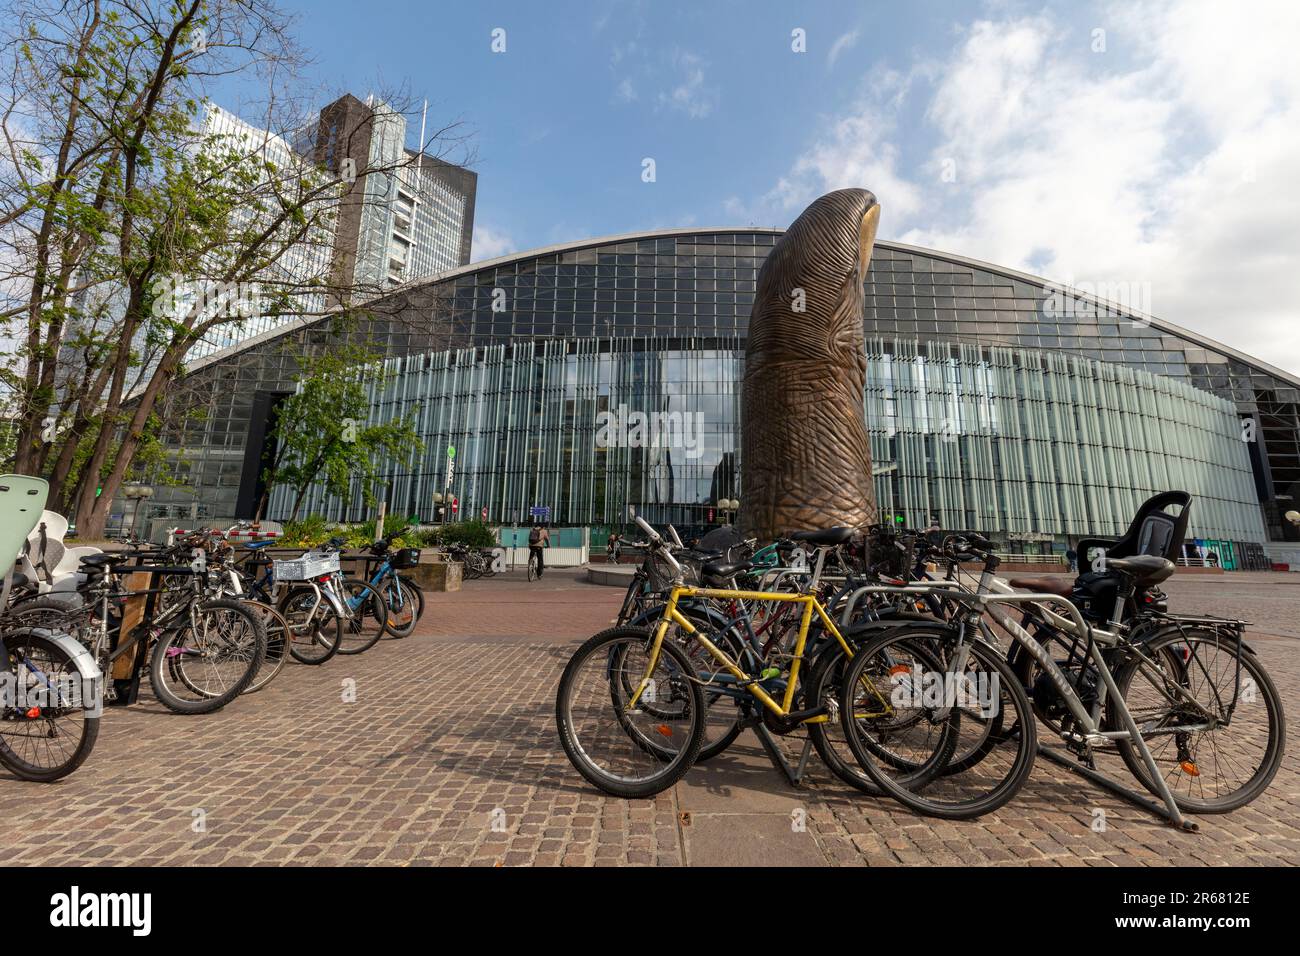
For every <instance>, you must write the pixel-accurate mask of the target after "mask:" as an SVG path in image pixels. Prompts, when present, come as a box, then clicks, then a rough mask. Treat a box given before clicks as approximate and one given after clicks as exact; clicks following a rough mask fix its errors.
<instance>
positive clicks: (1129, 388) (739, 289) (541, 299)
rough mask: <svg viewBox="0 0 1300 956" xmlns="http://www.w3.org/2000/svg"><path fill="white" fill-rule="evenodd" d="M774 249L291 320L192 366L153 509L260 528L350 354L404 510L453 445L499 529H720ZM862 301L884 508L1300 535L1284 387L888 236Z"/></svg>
mask: <svg viewBox="0 0 1300 956" xmlns="http://www.w3.org/2000/svg"><path fill="white" fill-rule="evenodd" d="M779 235H780V232H779V231H777V230H754V229H707V230H700V229H695V230H672V231H663V232H653V233H640V234H634V235H628V236H620V237H614V238H610V239H601V240H590V241H586V242H577V243H569V244H565V245H562V246H555V247H550V248H546V249H541V250H535V251H532V252H528V253H523V254H518V255H511V256H507V257H503V258H500V259H496V260H492V261H488V262H482V263H476V264H473V265H469V266H465V267H462V268H459V269H455V270H452V271H449V272H445V273H443V274H442V275H440V276H438V277H436V278H434V279H432V280H428V281H422V282H414V283H408V284H407V285H404V286H402V287H401V288H399V289H397V290H395V291H394V292H393V293H392V294H391V295H387V296H384V297H382V298H380V299H376V300H374V301H372V302H370V303H368V304H367V306H366V316H365V318H364V320H362V321H359V322H352V323H337V322H331V321H330V320H320V321H316V322H312V323H299V324H297V325H294V326H290V327H285V328H282V329H278V330H275V331H273V332H270V333H267V334H264V335H261V336H258V337H256V338H253V339H250V340H248V341H245V342H243V343H240V344H239V345H238V346H236V347H234V348H230V349H226V350H224V351H222V352H218V353H215V354H213V355H211V356H207V357H205V358H204V359H203V360H201V361H200V362H199V363H196V364H195V366H194V367H193V368H192V369H191V370H190V373H189V375H188V376H187V378H186V379H185V380H184V381H183V382H182V383H181V385H180V387H178V388H177V389H176V390H174V392H173V393H172V394H171V395H170V396H169V402H171V403H173V409H172V410H173V412H180V411H182V410H186V409H189V410H193V409H194V408H196V407H199V408H202V409H204V413H203V414H189V415H181V414H172V415H171V416H169V418H170V420H171V421H172V422H174V423H175V424H174V425H173V426H172V428H171V431H170V432H169V433H168V435H167V442H168V444H169V445H170V446H171V447H172V448H173V449H174V450H175V454H174V457H173V460H172V466H173V475H172V478H173V479H174V480H175V481H176V482H178V484H177V485H176V486H174V487H169V488H160V489H159V492H160V493H159V494H158V496H157V497H156V498H155V500H154V501H153V502H152V504H151V511H152V512H154V513H161V514H163V515H167V516H170V517H175V518H177V519H181V518H187V517H188V518H196V519H202V518H213V519H215V518H217V517H228V516H229V517H233V516H236V515H241V516H243V515H248V514H251V513H252V509H253V506H254V502H256V500H257V499H258V497H259V496H260V493H261V487H260V471H261V468H260V462H261V460H262V456H263V455H264V454H265V453H266V452H267V450H268V448H269V439H268V435H267V419H268V417H269V415H270V412H271V409H272V408H273V406H274V403H275V402H276V401H278V400H279V398H281V397H283V396H284V395H285V394H288V393H290V392H292V390H293V388H294V375H295V370H296V367H297V361H296V360H297V356H298V355H301V354H303V353H304V352H310V351H313V350H318V349H325V348H330V347H332V346H333V345H335V344H336V343H337V342H339V341H340V340H341V339H348V340H354V341H358V340H364V341H366V342H368V343H370V345H371V347H372V348H373V349H375V350H376V351H378V352H379V353H380V354H382V355H383V356H385V357H386V358H387V360H388V361H389V362H390V367H391V370H392V371H393V373H394V374H393V377H392V379H391V381H390V382H389V383H388V385H387V386H386V387H385V389H384V390H383V391H382V393H381V394H377V395H376V396H375V403H374V407H373V410H372V415H373V416H374V417H375V420H380V419H381V418H383V417H385V416H392V415H396V414H401V413H403V412H405V413H406V414H410V415H413V416H415V417H416V418H417V420H418V427H419V429H420V431H421V433H422V434H424V435H425V436H426V445H427V447H426V450H425V453H424V456H423V457H422V458H421V459H420V460H419V461H416V462H408V463H402V464H401V465H400V466H399V465H397V464H394V465H392V466H391V468H390V469H389V471H390V486H389V489H388V496H389V499H390V505H391V506H393V507H398V506H400V507H403V508H408V509H409V510H411V511H413V512H414V513H428V512H429V511H430V508H431V502H430V496H431V494H432V492H433V491H442V489H443V487H444V485H445V472H446V468H445V458H444V457H443V456H445V452H446V449H445V445H446V444H448V443H451V444H454V446H455V447H456V449H457V452H458V454H457V459H456V462H457V463H456V468H455V476H454V479H453V480H454V482H455V485H454V488H453V493H454V494H455V495H456V496H457V498H458V501H459V502H463V506H462V508H461V512H460V513H461V514H469V513H471V512H472V513H475V514H478V513H480V512H481V509H482V508H487V509H488V515H489V518H490V520H492V521H494V522H510V521H514V520H517V519H518V518H519V517H521V515H520V512H521V511H524V512H525V513H524V514H523V515H522V517H523V518H524V520H527V513H526V511H527V509H530V508H531V507H533V506H547V507H550V508H551V513H552V520H554V521H556V522H560V523H572V524H576V525H601V524H606V523H609V522H612V521H615V520H617V518H618V517H619V516H620V515H622V514H625V510H624V509H625V507H626V506H627V505H635V506H637V507H638V508H643V509H645V512H646V513H647V514H654V515H656V516H657V517H658V516H662V518H663V519H665V520H666V519H669V518H671V519H673V520H678V521H682V522H683V523H687V522H686V519H687V518H688V517H691V516H694V517H695V520H696V522H697V523H704V522H707V520H708V517H709V505H710V502H715V501H716V500H717V498H718V497H739V498H740V499H741V500H742V501H743V499H744V487H743V486H744V482H743V462H740V461H738V459H737V450H738V449H739V447H740V444H739V441H738V438H737V435H736V423H737V414H736V408H735V401H736V398H735V396H736V390H737V388H738V383H739V380H740V369H741V364H742V362H743V353H744V339H745V333H746V326H747V322H748V316H749V308H750V304H751V303H752V300H753V295H754V288H755V281H756V278H757V273H758V269H759V268H760V267H761V266H762V263H763V260H764V258H765V257H766V255H767V254H768V252H769V251H770V249H771V247H772V245H773V244H774V243H775V241H776V239H777V238H778V237H779ZM865 293H866V296H865V306H864V315H863V323H864V329H865V332H866V335H867V340H868V343H869V352H870V356H869V364H870V369H871V372H870V377H869V381H868V386H867V390H866V394H865V395H864V402H866V408H867V417H868V422H869V424H870V427H871V430H872V451H873V456H874V457H875V460H876V469H877V472H878V474H877V482H876V483H877V489H878V495H879V498H880V501H881V507H882V511H883V512H885V513H887V514H895V513H897V514H901V515H904V516H905V518H906V520H907V521H908V522H909V523H925V522H928V521H930V520H938V521H939V522H940V523H941V524H946V525H948V526H950V527H955V526H971V525H973V526H975V527H978V528H980V529H981V530H985V531H988V532H992V533H994V534H995V535H1000V536H1001V537H1002V538H1003V540H1007V541H1009V540H1012V536H1015V538H1014V540H1018V541H1025V542H1033V541H1040V542H1044V543H1045V542H1047V541H1048V540H1051V541H1054V542H1055V543H1056V544H1057V545H1058V547H1059V545H1060V542H1061V541H1062V540H1064V538H1063V536H1065V535H1069V536H1077V535H1079V534H1083V533H1092V534H1113V533H1115V532H1117V531H1119V530H1122V528H1123V527H1124V526H1125V525H1126V524H1127V521H1128V520H1129V518H1130V517H1131V515H1132V513H1133V510H1134V509H1135V507H1136V505H1137V503H1138V502H1139V501H1141V500H1142V499H1143V498H1144V497H1146V496H1147V494H1149V493H1152V492H1154V491H1157V490H1165V489H1167V488H1170V487H1181V488H1183V489H1184V490H1187V491H1190V492H1192V493H1193V494H1195V495H1196V496H1197V503H1196V505H1194V507H1193V512H1192V527H1193V529H1194V530H1195V532H1196V533H1197V534H1198V535H1200V536H1204V537H1218V538H1223V539H1225V540H1236V541H1242V542H1263V541H1267V540H1269V539H1278V540H1281V539H1284V538H1286V537H1287V536H1292V537H1293V536H1294V534H1295V529H1294V528H1292V527H1291V526H1290V525H1289V524H1287V523H1286V522H1284V521H1283V520H1282V519H1281V517H1280V515H1281V513H1282V512H1285V511H1286V510H1288V509H1289V508H1291V507H1294V505H1293V504H1291V501H1292V500H1293V499H1294V498H1295V496H1296V495H1300V444H1298V442H1300V417H1298V415H1297V404H1298V403H1300V380H1297V379H1296V378H1295V377H1294V376H1291V375H1289V374H1287V373H1285V372H1282V371H1281V370H1278V369H1275V368H1272V367H1271V366H1269V365H1268V364H1267V363H1265V362H1262V361H1260V360H1258V359H1254V358H1251V357H1249V356H1245V355H1242V354H1241V353H1239V352H1237V351H1235V350H1233V349H1231V348H1229V347H1228V346H1224V345H1221V344H1218V343H1215V342H1212V341H1210V340H1208V339H1205V338H1204V337H1201V336H1198V335H1195V334H1193V333H1190V332H1187V331H1185V330H1182V329H1179V328H1177V327H1176V326H1173V325H1170V324H1169V323H1167V322H1164V321H1162V320H1158V319H1154V318H1151V317H1149V316H1145V315H1142V314H1139V313H1136V312H1129V311H1125V310H1124V309H1121V308H1119V307H1117V306H1109V305H1106V304H1105V303H1102V302H1099V301H1097V300H1094V299H1091V298H1089V297H1087V296H1081V295H1077V296H1076V295H1071V296H1067V297H1065V300H1064V307H1063V305H1062V302H1063V297H1062V294H1061V290H1060V289H1057V288H1054V287H1053V286H1052V285H1051V284H1050V283H1048V282H1047V281H1046V280H1043V279H1038V278H1035V277H1033V276H1028V275H1025V274H1023V273H1018V272H1014V271H1012V270H1008V269H1003V268H1001V267H998V266H994V265H990V264H988V263H981V262H975V261H973V260H969V259H964V258H961V257H958V256H953V255H949V254H947V253H942V252H937V251H934V250H925V249H919V248H915V247H911V246H905V245H902V244H898V243H890V242H883V241H882V242H877V244H876V247H875V252H874V256H873V260H872V264H871V270H870V272H869V274H868V276H867V279H866V284H865ZM620 405H626V406H627V410H628V411H627V415H629V416H630V415H632V414H633V413H636V412H641V413H645V414H655V415H669V414H671V413H674V412H679V411H680V412H681V414H682V415H683V416H690V418H689V421H690V423H691V427H692V428H694V427H695V426H696V424H698V425H699V428H700V431H699V432H698V434H699V435H700V436H702V440H703V444H702V445H699V446H695V447H692V448H687V447H686V445H685V438H686V437H687V436H685V435H679V438H680V439H681V440H680V441H679V443H678V446H674V445H673V444H672V443H671V442H669V443H668V444H663V443H661V444H660V445H658V446H652V447H650V448H644V447H642V448H629V447H627V445H628V444H629V443H632V442H631V435H630V434H625V433H627V432H628V430H629V428H630V427H631V426H630V425H628V426H627V427H625V428H623V430H622V431H620V430H619V428H618V427H615V429H614V434H613V436H612V437H613V438H614V439H616V440H615V441H614V442H613V444H610V443H609V442H608V441H607V442H606V443H605V446H604V447H601V446H600V445H599V444H598V441H597V439H598V437H600V435H599V433H600V431H601V426H602V424H605V425H610V424H613V425H615V426H617V425H618V421H619V419H618V411H619V406H620ZM941 412H942V414H941ZM602 413H605V415H604V418H599V416H601V415H602ZM611 414H612V415H613V419H612V421H611ZM696 416H700V417H696ZM672 421H673V420H672V419H669V420H668V422H669V427H673V426H672V424H671V423H672ZM660 423H661V424H662V422H660ZM625 424H626V423H625ZM686 425H687V419H686V418H682V419H681V420H680V421H679V422H678V424H677V425H676V426H675V427H677V428H678V429H679V432H680V431H682V430H684V429H685V428H686ZM696 434H697V433H696V432H695V431H692V432H691V434H690V436H689V438H690V440H691V441H695V439H696ZM605 437H606V438H609V437H610V436H609V435H606V436H605ZM1243 439H1247V440H1243ZM701 449H702V450H701ZM697 450H698V451H699V454H697V455H695V456H694V457H691V456H690V455H688V454H687V452H688V451H690V452H692V453H694V452H695V451H697ZM633 452H635V454H634V453H633ZM273 501H274V502H275V506H277V507H278V506H280V499H279V498H273ZM313 504H314V506H316V507H317V508H318V509H319V510H325V511H328V512H329V513H331V514H335V515H339V516H343V515H345V514H348V512H347V509H346V508H345V506H344V505H343V503H342V502H332V501H330V502H327V501H324V500H319V499H318V500H316V501H314V502H313ZM351 507H352V508H353V509H354V510H353V512H352V515H353V516H355V514H356V513H357V512H358V511H359V509H360V505H359V504H358V503H356V502H354V503H353V504H352V506H351ZM272 513H273V515H274V514H275V510H274V507H273V509H272Z"/></svg>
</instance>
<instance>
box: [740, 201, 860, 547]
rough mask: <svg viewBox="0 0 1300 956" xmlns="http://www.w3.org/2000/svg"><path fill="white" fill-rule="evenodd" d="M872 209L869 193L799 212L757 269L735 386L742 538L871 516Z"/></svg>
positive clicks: (852, 522)
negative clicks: (867, 297)
mask: <svg viewBox="0 0 1300 956" xmlns="http://www.w3.org/2000/svg"><path fill="white" fill-rule="evenodd" d="M879 219H880V206H879V204H878V203H877V202H876V197H875V196H873V195H872V194H871V193H870V192H868V191H867V190H865V189H840V190H836V191H835V192H832V193H828V194H827V195H825V196H822V197H821V198H820V199H818V200H817V201H815V202H814V203H813V204H812V205H811V206H809V207H808V208H807V209H805V210H804V211H803V213H802V214H801V215H800V216H799V218H798V219H796V220H795V221H794V224H793V225H791V226H790V228H789V229H788V230H787V231H786V233H785V235H783V236H782V237H781V239H780V240H779V241H778V242H777V244H776V246H775V247H774V248H773V249H772V253H771V255H769V256H768V257H767V261H766V262H764V263H763V268H762V270H761V271H760V272H759V274H758V289H757V291H756V293H755V296H754V306H753V308H752V309H751V310H750V317H749V338H748V341H747V343H746V346H745V379H744V385H743V388H742V391H741V407H740V421H741V456H742V457H741V468H742V487H741V514H740V521H739V523H740V525H741V527H742V528H743V529H744V530H745V532H746V533H747V534H754V535H757V536H758V537H759V539H760V540H769V541H770V540H772V539H773V538H776V537H778V536H779V535H781V534H784V533H786V532H789V531H799V530H806V529H814V528H830V527H835V526H837V525H848V526H851V527H855V528H864V527H866V526H867V525H870V524H874V523H875V521H876V497H875V490H874V487H873V485H872V481H871V448H870V445H869V444H868V442H867V427H866V420H865V414H864V411H863V406H862V388H863V384H864V382H865V380H866V364H867V363H866V355H865V352H864V343H863V333H862V295H863V293H862V282H863V279H864V278H865V276H866V273H867V267H868V266H869V265H870V264H871V248H872V245H873V244H874V243H875V240H876V225H877V223H878V221H879Z"/></svg>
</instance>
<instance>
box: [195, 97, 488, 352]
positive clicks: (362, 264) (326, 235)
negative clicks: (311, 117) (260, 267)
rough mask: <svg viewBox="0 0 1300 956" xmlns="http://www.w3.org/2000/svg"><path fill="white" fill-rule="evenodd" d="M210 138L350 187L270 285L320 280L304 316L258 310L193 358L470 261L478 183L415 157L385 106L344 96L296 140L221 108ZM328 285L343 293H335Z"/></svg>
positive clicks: (227, 326) (398, 119)
mask: <svg viewBox="0 0 1300 956" xmlns="http://www.w3.org/2000/svg"><path fill="white" fill-rule="evenodd" d="M202 129H203V132H204V134H205V135H210V136H219V137H221V139H220V140H219V142H220V143H221V145H222V147H223V148H231V146H232V145H240V144H242V148H246V149H248V150H249V151H250V152H256V153H257V154H259V155H260V156H262V157H263V158H265V159H266V161H267V163H268V167H269V168H272V169H276V170H284V169H291V168H293V166H294V165H295V164H314V165H315V166H317V167H320V168H322V169H324V170H325V171H326V172H327V173H329V174H332V175H337V176H339V177H340V178H342V180H343V181H344V184H345V186H344V189H343V191H342V195H341V196H340V197H339V198H338V200H337V209H336V210H334V214H333V215H332V216H329V217H327V218H328V225H322V226H321V227H320V228H319V229H317V230H315V231H314V232H313V233H312V234H311V235H309V236H307V237H305V238H304V240H303V242H302V243H301V248H294V249H292V250H290V252H289V254H287V255H285V256H282V257H280V259H279V260H278V261H277V263H276V265H275V266H274V267H273V270H274V273H275V274H274V275H268V277H267V278H268V280H272V279H274V280H279V281H280V282H282V283H288V284H290V285H300V286H303V287H306V286H308V285H309V284H311V283H312V282H313V281H319V283H320V285H321V287H322V291H320V292H304V293H303V294H302V296H301V305H302V310H301V313H300V314H295V313H292V312H289V313H286V312H284V311H283V310H277V314H275V315H260V314H257V312H256V310H253V312H252V314H250V316H249V317H248V318H246V319H244V320H243V321H240V322H237V323H223V324H222V325H220V326H218V327H217V328H216V329H215V330H214V331H213V332H212V333H210V334H209V335H208V336H207V337H206V338H205V339H204V340H203V341H201V342H200V343H199V344H198V345H196V346H195V347H194V349H192V350H191V352H190V355H189V358H190V359H191V360H194V359H197V358H200V357H203V356H206V355H209V354H212V353H214V352H219V351H221V350H223V349H226V348H230V347H232V346H234V345H236V344H237V343H239V342H242V341H245V340H247V339H251V338H255V337H257V336H261V335H264V334H266V333H268V332H270V331H272V330H273V329H275V328H278V327H280V326H282V325H286V324H288V323H291V322H294V321H295V320H297V319H299V318H308V317H314V316H318V315H320V314H321V312H322V311H323V309H324V308H325V307H327V306H335V305H340V304H342V302H341V299H342V298H344V297H345V296H343V295H341V294H340V293H339V291H338V290H350V291H351V292H352V297H353V298H354V299H364V298H367V297H369V296H373V295H379V294H382V293H384V292H386V291H388V290H391V289H392V288H394V287H395V286H398V285H401V284H402V283H405V282H409V281H412V280H416V279H424V278H428V277H430V276H433V275H437V274H438V273H440V272H445V271H447V270H449V269H454V268H457V267H459V266H463V265H466V264H467V263H468V262H469V255H470V246H471V243H472V239H473V229H474V197H475V192H476V190H477V183H478V176H477V174H476V173H474V172H472V171H470V170H468V169H464V168H462V167H460V166H455V165H453V164H451V163H448V162H445V161H443V160H441V159H439V158H438V157H436V156H431V155H428V154H427V153H424V152H423V151H421V150H419V149H410V148H409V147H408V146H407V140H408V134H409V133H410V130H409V129H408V124H407V120H406V117H405V116H403V115H402V114H401V113H398V112H397V111H395V110H393V109H392V108H391V107H390V106H388V105H387V104H386V103H383V102H382V101H378V100H373V99H371V100H368V101H366V102H363V101H361V100H359V99H357V98H356V97H355V96H352V95H351V94H347V95H344V96H342V97H340V98H339V99H337V100H335V101H334V102H333V103H330V104H329V105H328V106H326V107H324V108H323V109H322V110H321V111H320V114H319V117H318V119H317V121H316V122H313V123H311V124H309V125H308V126H306V127H305V128H303V129H301V130H299V131H298V132H297V133H296V134H295V135H294V136H293V137H292V139H291V140H286V139H285V138H283V137H281V136H278V135H276V134H274V133H272V132H269V131H267V130H264V129H260V128H258V127H256V126H254V125H252V124H250V123H247V122H245V121H244V120H241V119H240V118H239V117H237V116H235V115H234V114H233V113H230V112H229V111H227V110H224V109H221V108H220V107H217V106H212V107H210V108H209V109H208V110H207V112H206V114H205V116H204V118H203V126H202ZM420 145H421V146H422V145H423V144H420ZM327 286H328V287H329V288H331V289H332V290H334V291H332V292H329V293H327V292H325V291H324V289H325V288H326V287H327Z"/></svg>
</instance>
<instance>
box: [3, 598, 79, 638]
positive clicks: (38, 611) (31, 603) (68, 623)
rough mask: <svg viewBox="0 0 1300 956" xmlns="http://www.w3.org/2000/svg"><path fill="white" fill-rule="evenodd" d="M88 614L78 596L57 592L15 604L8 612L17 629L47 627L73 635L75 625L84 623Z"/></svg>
mask: <svg viewBox="0 0 1300 956" xmlns="http://www.w3.org/2000/svg"><path fill="white" fill-rule="evenodd" d="M89 613H90V609H89V608H87V607H86V604H85V601H83V600H82V597H81V595H80V594H78V593H76V592H75V591H73V592H70V593H68V592H59V593H55V594H42V595H40V596H39V597H34V598H28V599H27V600H25V601H23V602H21V603H19V604H15V605H14V606H13V607H12V608H10V610H9V619H10V620H11V621H12V622H13V623H14V624H16V625H17V626H18V627H48V628H50V629H51V630H56V631H70V632H74V633H75V631H76V627H75V624H79V623H80V622H82V621H84V620H85V619H86V617H87V615H88V614H89Z"/></svg>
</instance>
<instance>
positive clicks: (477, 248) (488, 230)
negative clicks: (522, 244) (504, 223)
mask: <svg viewBox="0 0 1300 956" xmlns="http://www.w3.org/2000/svg"><path fill="white" fill-rule="evenodd" d="M518 248H519V247H518V246H517V245H516V244H515V241H514V239H512V238H511V237H510V236H509V235H508V234H507V233H505V232H503V231H501V230H499V229H493V228H492V227H491V226H485V225H483V224H481V223H475V224H474V247H473V250H472V251H471V253H470V257H469V258H470V261H471V262H483V261H484V260H486V259H495V258H496V257H497V256H504V255H507V254H509V253H511V252H516V251H517V250H518Z"/></svg>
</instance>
